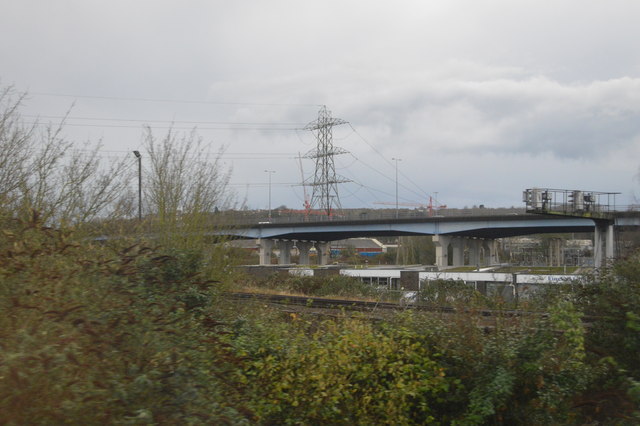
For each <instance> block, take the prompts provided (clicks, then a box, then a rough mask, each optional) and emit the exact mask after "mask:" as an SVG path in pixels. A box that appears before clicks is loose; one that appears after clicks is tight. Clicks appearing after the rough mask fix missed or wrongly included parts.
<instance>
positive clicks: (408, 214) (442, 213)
mask: <svg viewBox="0 0 640 426" xmlns="http://www.w3.org/2000/svg"><path fill="white" fill-rule="evenodd" d="M608 211H609V212H615V213H623V212H639V211H640V204H631V205H625V206H622V205H617V206H616V209H615V210H611V209H609V210H608ZM526 213H527V209H526V208H517V207H510V208H480V207H472V208H462V209H453V208H447V209H440V210H438V211H432V212H431V214H429V212H428V211H427V210H422V209H400V210H399V211H398V213H397V215H396V211H395V210H394V209H345V210H342V211H341V212H339V213H337V214H336V215H334V216H331V217H328V216H326V215H320V214H310V215H305V214H304V213H301V212H298V211H295V212H292V211H290V210H282V211H281V210H272V212H271V218H269V213H268V211H267V210H233V211H225V212H223V213H222V216H223V218H221V219H222V220H220V221H218V223H219V224H228V225H235V226H244V225H256V224H271V223H273V224H287V223H302V222H343V221H350V222H353V221H359V220H363V221H365V220H395V219H396V218H397V219H415V218H429V217H474V216H505V215H519V214H526Z"/></svg>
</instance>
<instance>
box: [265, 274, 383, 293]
mask: <svg viewBox="0 0 640 426" xmlns="http://www.w3.org/2000/svg"><path fill="white" fill-rule="evenodd" d="M255 284H256V285H257V286H259V287H263V288H267V289H271V290H279V291H283V292H289V293H294V294H305V295H308V296H336V297H356V296H357V297H379V296H380V291H378V290H377V289H375V288H374V287H373V286H372V285H370V284H365V283H363V282H362V281H360V280H359V279H357V278H353V277H348V276H345V275H328V276H313V277H306V276H289V275H287V276H281V275H272V276H270V277H269V278H268V279H266V280H260V281H257V282H256V283H255Z"/></svg>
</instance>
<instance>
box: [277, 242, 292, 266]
mask: <svg viewBox="0 0 640 426" xmlns="http://www.w3.org/2000/svg"><path fill="white" fill-rule="evenodd" d="M292 247H293V241H286V240H280V241H278V264H279V265H288V264H290V263H291V248H292Z"/></svg>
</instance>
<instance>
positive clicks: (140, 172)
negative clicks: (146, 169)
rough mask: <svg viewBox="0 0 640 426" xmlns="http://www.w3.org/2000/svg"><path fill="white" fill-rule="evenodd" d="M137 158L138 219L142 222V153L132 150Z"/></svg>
mask: <svg viewBox="0 0 640 426" xmlns="http://www.w3.org/2000/svg"><path fill="white" fill-rule="evenodd" d="M133 155H135V156H136V158H137V159H138V220H139V221H141V222H142V155H141V154H140V151H133Z"/></svg>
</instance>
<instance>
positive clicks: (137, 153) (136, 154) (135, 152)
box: [133, 151, 142, 158]
mask: <svg viewBox="0 0 640 426" xmlns="http://www.w3.org/2000/svg"><path fill="white" fill-rule="evenodd" d="M133 155H135V156H136V157H137V158H140V157H142V156H141V155H140V151H133Z"/></svg>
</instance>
